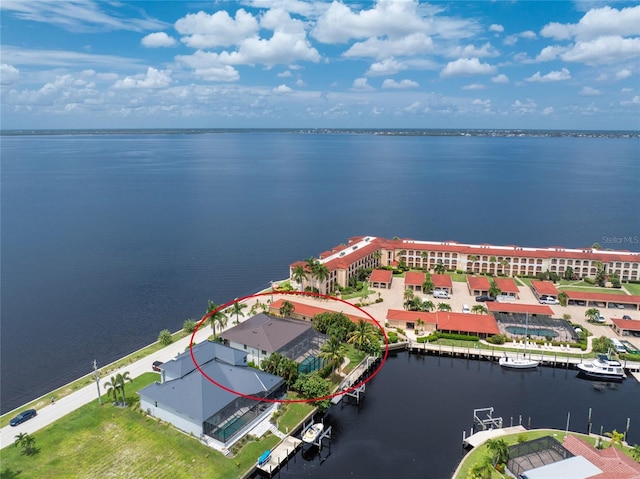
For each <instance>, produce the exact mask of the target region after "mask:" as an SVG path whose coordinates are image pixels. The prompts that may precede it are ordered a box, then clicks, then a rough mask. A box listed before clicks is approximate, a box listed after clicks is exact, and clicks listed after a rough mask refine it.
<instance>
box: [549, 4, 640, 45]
mask: <svg viewBox="0 0 640 479" xmlns="http://www.w3.org/2000/svg"><path fill="white" fill-rule="evenodd" d="M638 25H640V5H637V6H634V7H627V8H623V9H621V10H618V9H615V8H611V7H610V6H605V7H603V8H593V9H591V10H589V11H588V12H587V13H585V14H584V16H583V17H582V18H581V19H580V21H579V22H578V23H557V22H551V23H549V24H547V25H545V26H544V27H543V28H542V30H541V31H540V35H542V36H543V37H551V38H554V39H555V40H567V39H569V38H572V37H576V38H577V39H582V40H590V39H594V38H597V37H600V36H610V35H620V36H623V37H624V36H636V35H638Z"/></svg>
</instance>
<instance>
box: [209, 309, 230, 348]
mask: <svg viewBox="0 0 640 479" xmlns="http://www.w3.org/2000/svg"><path fill="white" fill-rule="evenodd" d="M219 307H220V306H218V305H217V304H216V303H214V302H213V301H211V300H209V303H208V305H207V315H209V324H210V325H211V329H212V330H213V337H214V339H215V337H216V324H219V325H220V329H222V328H224V327H225V326H226V325H227V315H226V314H225V313H224V311H222V310H218V311H216V310H217V309H218V308H219Z"/></svg>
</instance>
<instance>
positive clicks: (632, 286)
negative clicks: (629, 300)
mask: <svg viewBox="0 0 640 479" xmlns="http://www.w3.org/2000/svg"><path fill="white" fill-rule="evenodd" d="M622 286H623V287H624V289H626V290H627V291H629V292H630V293H631V294H635V295H638V296H640V284H638V283H624V284H623V285H622Z"/></svg>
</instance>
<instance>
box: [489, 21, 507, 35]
mask: <svg viewBox="0 0 640 479" xmlns="http://www.w3.org/2000/svg"><path fill="white" fill-rule="evenodd" d="M489 31H490V32H498V33H502V32H504V27H503V26H502V25H499V24H497V23H493V24H491V25H489Z"/></svg>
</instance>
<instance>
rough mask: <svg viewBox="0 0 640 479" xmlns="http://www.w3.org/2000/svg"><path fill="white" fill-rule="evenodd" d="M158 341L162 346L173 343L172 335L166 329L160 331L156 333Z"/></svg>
mask: <svg viewBox="0 0 640 479" xmlns="http://www.w3.org/2000/svg"><path fill="white" fill-rule="evenodd" d="M158 342H159V343H160V344H162V345H163V346H169V345H170V344H171V343H173V336H171V332H170V331H169V330H168V329H163V330H162V331H160V334H159V335H158Z"/></svg>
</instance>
